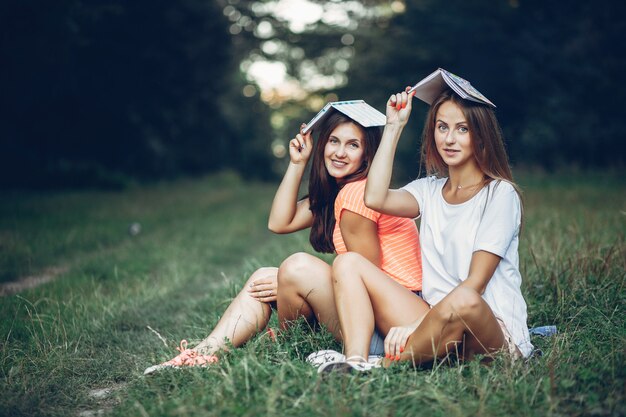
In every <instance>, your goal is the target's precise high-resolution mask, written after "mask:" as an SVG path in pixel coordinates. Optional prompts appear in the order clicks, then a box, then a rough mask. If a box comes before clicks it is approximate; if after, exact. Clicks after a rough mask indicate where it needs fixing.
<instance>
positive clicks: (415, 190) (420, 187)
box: [401, 177, 433, 215]
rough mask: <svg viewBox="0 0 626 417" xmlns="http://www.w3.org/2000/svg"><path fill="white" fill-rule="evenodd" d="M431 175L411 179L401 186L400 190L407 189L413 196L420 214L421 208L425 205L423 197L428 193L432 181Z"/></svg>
mask: <svg viewBox="0 0 626 417" xmlns="http://www.w3.org/2000/svg"><path fill="white" fill-rule="evenodd" d="M432 180H433V177H428V178H420V179H417V180H415V181H412V182H410V183H408V184H407V185H405V186H404V187H402V188H401V190H404V191H408V192H409V194H411V195H412V196H413V198H415V201H417V204H418V206H419V209H420V215H421V214H422V210H423V209H424V207H425V206H426V204H425V198H426V195H427V193H428V189H429V184H430V183H431V182H432Z"/></svg>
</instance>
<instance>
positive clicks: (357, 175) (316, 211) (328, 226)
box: [309, 112, 382, 253]
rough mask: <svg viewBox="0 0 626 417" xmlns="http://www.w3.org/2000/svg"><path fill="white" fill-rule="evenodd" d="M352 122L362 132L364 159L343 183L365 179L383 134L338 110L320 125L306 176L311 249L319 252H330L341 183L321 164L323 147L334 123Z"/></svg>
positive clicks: (333, 248)
mask: <svg viewBox="0 0 626 417" xmlns="http://www.w3.org/2000/svg"><path fill="white" fill-rule="evenodd" d="M344 123H352V124H354V125H355V126H356V127H358V128H359V129H360V130H361V132H363V144H362V146H363V161H362V164H361V167H359V169H358V170H357V171H356V172H354V173H352V174H351V175H350V176H348V177H346V178H343V179H342V184H345V183H348V182H353V181H359V180H362V179H364V178H367V173H368V172H369V169H370V165H371V164H372V160H373V159H374V155H375V154H376V150H377V149H378V145H379V144H380V138H381V136H382V132H381V129H380V128H379V127H368V128H365V127H363V126H361V125H360V124H358V123H357V122H355V121H354V120H352V119H350V118H349V117H348V116H346V115H344V114H343V113H340V112H334V113H333V114H331V115H330V116H328V118H327V119H326V120H325V121H324V122H323V123H322V124H321V126H320V127H319V136H318V138H317V141H316V143H315V145H314V149H313V157H312V163H311V173H310V175H309V204H310V210H311V212H312V213H313V224H312V225H311V234H310V236H309V241H310V242H311V245H313V249H315V250H316V251H318V252H322V253H333V252H334V251H335V245H334V244H333V231H334V229H335V199H336V198H337V194H338V193H339V189H340V188H341V187H340V184H338V183H337V180H336V179H335V178H334V177H331V176H330V174H328V171H327V170H326V165H325V164H324V148H325V147H326V143H327V142H328V139H329V137H330V134H331V133H332V132H333V130H335V128H337V126H339V125H341V124H344Z"/></svg>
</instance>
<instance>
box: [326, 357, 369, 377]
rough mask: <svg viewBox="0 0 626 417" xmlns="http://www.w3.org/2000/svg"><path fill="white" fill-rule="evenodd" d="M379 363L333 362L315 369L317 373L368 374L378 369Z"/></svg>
mask: <svg viewBox="0 0 626 417" xmlns="http://www.w3.org/2000/svg"><path fill="white" fill-rule="evenodd" d="M380 367H381V364H380V361H377V362H375V363H371V362H348V361H346V360H343V361H335V362H327V363H325V364H323V365H321V366H320V367H319V368H317V373H318V374H322V373H329V372H340V373H354V372H369V371H371V370H372V369H374V368H380Z"/></svg>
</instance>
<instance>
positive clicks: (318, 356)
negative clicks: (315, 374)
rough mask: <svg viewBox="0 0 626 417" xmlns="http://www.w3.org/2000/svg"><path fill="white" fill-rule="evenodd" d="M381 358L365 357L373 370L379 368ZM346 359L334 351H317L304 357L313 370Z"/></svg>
mask: <svg viewBox="0 0 626 417" xmlns="http://www.w3.org/2000/svg"><path fill="white" fill-rule="evenodd" d="M382 359H383V357H382V356H381V355H370V356H368V357H367V362H368V363H369V364H371V365H373V366H374V367H375V368H378V367H380V364H381V362H382ZM345 360H346V357H345V356H344V355H342V354H341V353H339V352H337V351H336V350H330V349H327V350H318V351H317V352H313V353H311V354H310V355H309V356H307V357H306V361H307V362H308V363H310V364H311V365H313V366H314V367H315V368H317V367H319V366H321V365H323V364H325V363H329V362H345Z"/></svg>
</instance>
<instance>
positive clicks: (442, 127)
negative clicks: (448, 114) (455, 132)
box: [437, 125, 448, 132]
mask: <svg viewBox="0 0 626 417" xmlns="http://www.w3.org/2000/svg"><path fill="white" fill-rule="evenodd" d="M437 129H439V130H440V131H441V132H445V131H446V130H448V126H446V125H439V126H437Z"/></svg>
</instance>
